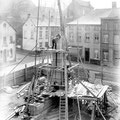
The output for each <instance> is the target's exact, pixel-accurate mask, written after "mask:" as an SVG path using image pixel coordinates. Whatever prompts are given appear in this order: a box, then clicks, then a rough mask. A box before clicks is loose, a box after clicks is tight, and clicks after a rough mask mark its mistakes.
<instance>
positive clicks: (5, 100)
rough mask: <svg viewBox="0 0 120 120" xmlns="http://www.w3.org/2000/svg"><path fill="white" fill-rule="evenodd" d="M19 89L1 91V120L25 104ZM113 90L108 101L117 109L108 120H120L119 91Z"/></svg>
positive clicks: (86, 118) (86, 119)
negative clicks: (19, 94) (18, 92)
mask: <svg viewBox="0 0 120 120" xmlns="http://www.w3.org/2000/svg"><path fill="white" fill-rule="evenodd" d="M19 89H20V87H19V88H14V89H13V88H8V89H7V90H6V89H5V90H3V91H0V120H5V119H6V118H7V116H9V115H10V114H11V113H12V112H13V111H14V108H15V107H16V106H19V105H21V104H23V103H24V101H23V99H22V98H17V95H16V93H17V91H18V90H19ZM113 90H114V91H113V92H111V93H109V95H108V99H109V101H110V103H111V105H113V106H114V105H115V106H116V107H117V108H116V109H114V110H112V112H110V113H109V115H110V116H111V118H110V119H107V120H120V112H119V111H120V95H119V91H118V90H116V89H113ZM82 117H83V118H82V120H88V119H89V118H90V117H88V116H86V115H82ZM71 119H72V118H71ZM99 120H102V119H99Z"/></svg>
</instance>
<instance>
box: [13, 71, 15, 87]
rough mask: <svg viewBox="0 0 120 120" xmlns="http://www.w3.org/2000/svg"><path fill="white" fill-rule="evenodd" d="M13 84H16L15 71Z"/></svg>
mask: <svg viewBox="0 0 120 120" xmlns="http://www.w3.org/2000/svg"><path fill="white" fill-rule="evenodd" d="M13 85H16V78H15V72H13Z"/></svg>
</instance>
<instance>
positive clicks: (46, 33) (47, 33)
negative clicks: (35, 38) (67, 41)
mask: <svg viewBox="0 0 120 120" xmlns="http://www.w3.org/2000/svg"><path fill="white" fill-rule="evenodd" d="M45 38H46V39H48V38H49V32H48V31H47V30H46V32H45Z"/></svg>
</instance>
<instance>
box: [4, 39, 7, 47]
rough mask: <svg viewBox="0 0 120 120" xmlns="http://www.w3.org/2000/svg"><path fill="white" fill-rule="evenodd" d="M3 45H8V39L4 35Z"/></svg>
mask: <svg viewBox="0 0 120 120" xmlns="http://www.w3.org/2000/svg"><path fill="white" fill-rule="evenodd" d="M3 46H4V47H7V39H6V37H3Z"/></svg>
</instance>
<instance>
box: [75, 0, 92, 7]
mask: <svg viewBox="0 0 120 120" xmlns="http://www.w3.org/2000/svg"><path fill="white" fill-rule="evenodd" d="M74 1H75V2H77V3H78V4H80V5H81V6H85V7H88V6H89V7H92V6H91V4H90V2H89V1H82V0H74Z"/></svg>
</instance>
